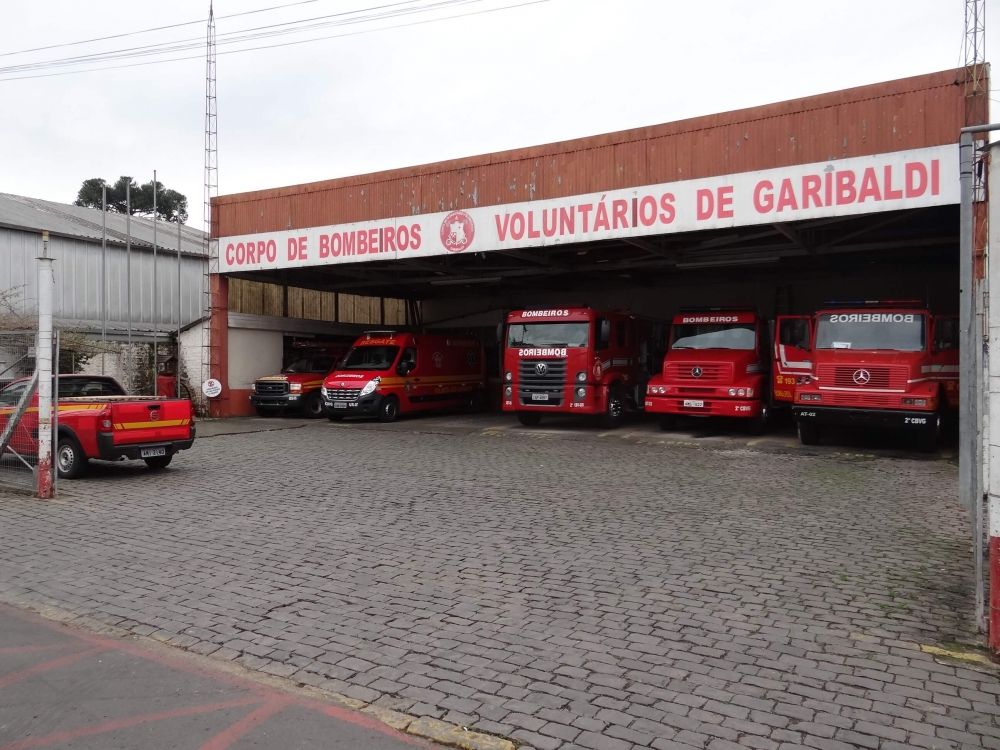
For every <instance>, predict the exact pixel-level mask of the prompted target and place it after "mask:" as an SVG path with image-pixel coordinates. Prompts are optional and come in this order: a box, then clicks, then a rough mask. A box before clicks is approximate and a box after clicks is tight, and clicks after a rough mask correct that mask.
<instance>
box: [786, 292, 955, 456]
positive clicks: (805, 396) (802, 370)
mask: <svg viewBox="0 0 1000 750" xmlns="http://www.w3.org/2000/svg"><path fill="white" fill-rule="evenodd" d="M793 325H794V326H796V327H797V328H798V334H797V335H796V336H795V337H792V336H789V335H786V332H785V331H786V328H788V327H791V326H793ZM778 326H779V329H778V334H777V337H778V339H779V340H780V341H782V342H783V346H782V349H781V351H779V352H777V354H778V355H779V356H782V357H783V358H784V359H785V361H786V363H790V364H795V366H796V367H797V368H798V372H797V375H796V377H795V384H794V406H793V414H794V415H795V419H796V423H797V429H798V433H799V439H800V440H801V441H802V443H804V444H806V445H812V444H814V443H817V442H819V441H820V439H821V436H822V433H823V431H824V430H825V429H826V427H827V426H841V427H844V426H847V427H850V426H859V427H889V428H896V429H899V430H903V431H909V432H911V433H913V434H914V436H915V437H916V438H917V440H918V442H919V444H920V446H921V447H922V448H923V449H926V450H931V449H933V448H934V447H935V446H936V444H937V440H938V436H939V433H940V430H941V426H942V423H943V422H944V421H945V420H946V419H948V418H951V417H954V415H955V412H956V410H957V407H958V372H959V367H958V320H957V318H956V317H955V316H948V315H934V314H932V313H931V312H930V311H929V310H928V309H927V308H926V306H924V305H923V304H921V303H920V302H917V301H914V300H901V301H879V300H856V301H847V302H830V303H827V304H826V305H824V306H823V308H821V309H820V310H818V311H817V312H816V313H814V314H813V315H810V316H787V317H784V318H779V320H778ZM793 338H795V339H797V340H795V341H793V340H792V339H793Z"/></svg>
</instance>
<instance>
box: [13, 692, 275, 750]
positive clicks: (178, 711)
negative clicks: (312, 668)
mask: <svg viewBox="0 0 1000 750" xmlns="http://www.w3.org/2000/svg"><path fill="white" fill-rule="evenodd" d="M254 702H256V699H255V698H241V699H237V700H231V701H222V702H220V703H208V704H206V705H203V706H187V707H185V708H174V709H171V710H170V711H159V712H157V713H151V714H139V715H138V716H127V717H125V718H123V719H113V720H112V721H106V722H104V723H103V724H92V725H90V726H84V727H77V728H76V729H66V730H64V731H61V732H53V733H52V734H46V735H43V736H42V737H29V738H27V739H24V740H18V741H17V742H12V743H11V744H9V745H5V746H3V747H0V750H26V749H27V748H30V747H44V746H45V745H55V744H60V743H67V742H72V741H73V740H78V739H80V738H81V737H92V736H94V735H97V734H107V733H108V732H116V731H118V730H119V729H130V728H131V727H137V726H141V725H143V724H151V723H153V722H156V721H165V720H166V719H179V718H182V717H184V716H197V715H199V714H208V713H213V712H215V711H223V710H225V709H227V708H239V707H241V706H247V705H250V704H251V703H254Z"/></svg>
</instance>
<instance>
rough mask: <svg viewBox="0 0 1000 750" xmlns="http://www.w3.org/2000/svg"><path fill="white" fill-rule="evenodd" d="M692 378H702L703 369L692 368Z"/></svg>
mask: <svg viewBox="0 0 1000 750" xmlns="http://www.w3.org/2000/svg"><path fill="white" fill-rule="evenodd" d="M691 377H692V378H700V377H701V368H700V367H692V368H691Z"/></svg>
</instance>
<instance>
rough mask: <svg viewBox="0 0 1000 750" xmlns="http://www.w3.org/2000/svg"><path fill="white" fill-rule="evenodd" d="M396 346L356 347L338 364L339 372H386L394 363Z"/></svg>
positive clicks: (397, 348) (397, 351) (396, 352)
mask: <svg viewBox="0 0 1000 750" xmlns="http://www.w3.org/2000/svg"><path fill="white" fill-rule="evenodd" d="M398 353H399V347H398V346H356V347H354V348H353V349H351V351H349V352H348V353H347V356H346V357H344V361H343V362H341V363H340V367H339V368H338V369H340V370H388V369H389V368H390V367H392V363H393V362H395V361H396V355H397V354H398Z"/></svg>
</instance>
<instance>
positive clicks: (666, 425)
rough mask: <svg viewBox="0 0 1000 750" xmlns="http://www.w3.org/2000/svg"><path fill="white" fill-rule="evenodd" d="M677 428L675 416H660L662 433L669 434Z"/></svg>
mask: <svg viewBox="0 0 1000 750" xmlns="http://www.w3.org/2000/svg"><path fill="white" fill-rule="evenodd" d="M676 427H677V416H676V415H675V414H661V415H660V429H661V430H663V431H664V432H670V431H671V430H673V429H675V428H676Z"/></svg>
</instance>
